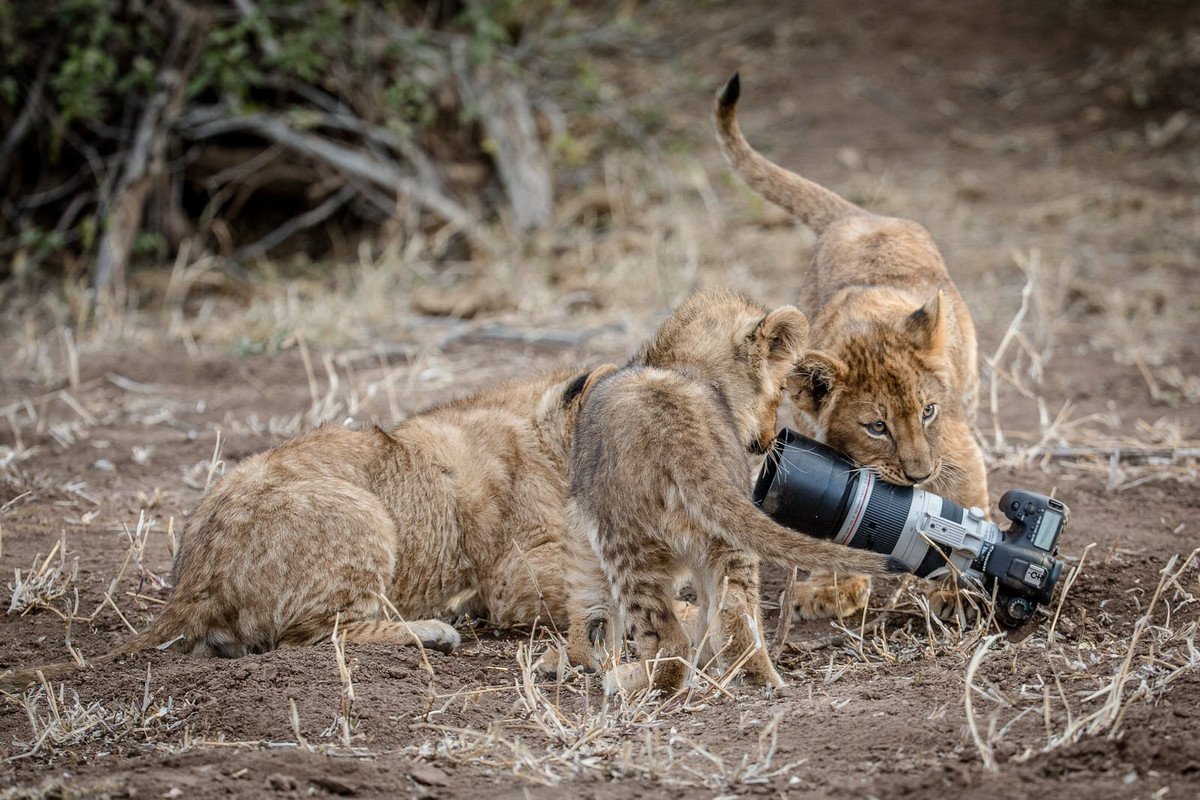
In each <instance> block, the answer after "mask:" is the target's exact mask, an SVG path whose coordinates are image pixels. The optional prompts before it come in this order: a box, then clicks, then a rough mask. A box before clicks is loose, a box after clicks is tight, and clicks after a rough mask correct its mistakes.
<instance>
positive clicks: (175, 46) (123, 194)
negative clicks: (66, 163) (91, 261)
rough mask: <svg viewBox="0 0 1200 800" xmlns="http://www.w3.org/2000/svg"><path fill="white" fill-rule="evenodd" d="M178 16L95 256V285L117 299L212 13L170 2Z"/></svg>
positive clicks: (103, 292)
mask: <svg viewBox="0 0 1200 800" xmlns="http://www.w3.org/2000/svg"><path fill="white" fill-rule="evenodd" d="M170 5H171V8H172V10H174V11H175V13H176V15H177V17H178V19H177V22H176V28H175V35H174V36H173V37H172V38H171V43H170V44H169V45H168V47H167V52H166V55H165V56H164V58H163V64H162V67H161V68H160V70H159V73H158V78H157V89H156V91H155V93H154V94H153V95H152V96H151V98H150V100H149V101H148V102H147V103H146V105H145V107H144V108H143V109H142V115H141V119H140V121H139V122H138V126H137V130H136V132H135V134H134V139H133V144H132V146H131V147H130V148H129V151H128V154H127V155H126V158H125V164H124V167H123V169H122V172H121V178H120V180H119V181H118V183H117V186H116V190H115V192H114V199H113V202H112V211H111V212H110V214H109V215H108V219H107V221H106V225H105V231H104V234H103V236H102V237H101V239H100V246H99V249H98V253H97V257H96V267H95V273H94V285H95V288H96V291H97V293H98V294H99V295H102V296H104V295H107V296H109V298H110V299H116V300H117V301H118V303H119V302H120V301H121V300H122V299H123V296H124V291H125V286H124V284H125V267H126V264H127V262H128V261H129V251H130V249H131V248H132V246H133V240H134V237H136V236H137V233H138V231H139V230H140V229H141V227H142V215H143V213H144V211H145V206H146V198H147V197H148V195H149V193H150V189H151V188H152V187H153V186H154V184H155V182H156V181H157V180H158V179H159V178H160V177H161V176H162V173H163V170H164V164H165V160H166V149H167V140H168V135H169V132H170V129H171V126H172V125H173V124H174V121H175V119H176V118H177V117H178V116H179V113H180V111H181V110H182V108H183V101H184V89H185V88H186V86H187V81H188V77H189V76H190V75H191V73H192V71H193V70H194V69H195V67H196V64H197V62H198V60H199V57H200V53H201V50H202V45H203V43H204V41H205V36H204V32H205V31H206V30H207V28H208V26H209V24H210V22H211V17H210V15H209V14H207V13H205V12H202V11H199V10H197V9H193V8H192V7H190V6H188V5H186V4H184V3H172V4H170Z"/></svg>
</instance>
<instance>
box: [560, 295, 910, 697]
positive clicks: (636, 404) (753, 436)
mask: <svg viewBox="0 0 1200 800" xmlns="http://www.w3.org/2000/svg"><path fill="white" fill-rule="evenodd" d="M807 335H808V323H807V321H806V320H805V318H804V316H803V315H802V314H801V313H800V312H799V311H797V310H796V309H795V308H792V307H791V306H786V307H784V308H780V309H777V310H775V311H772V312H770V313H767V311H766V309H764V308H763V307H762V306H761V305H759V304H757V303H755V302H753V301H751V300H749V299H747V298H745V297H743V296H741V295H738V294H735V293H733V292H730V291H727V290H722V289H710V290H703V291H699V292H696V293H695V294H693V295H691V296H690V297H688V298H687V299H686V300H684V301H683V303H681V304H680V305H679V307H678V308H676V309H675V311H674V313H672V314H671V315H670V317H668V318H667V320H666V321H665V322H664V323H663V325H662V327H661V328H659V330H658V332H657V334H656V335H655V336H654V337H653V339H651V341H650V342H649V343H648V344H647V345H646V346H645V347H643V348H642V350H641V351H640V353H639V354H638V355H637V356H635V357H634V359H633V360H632V361H631V362H630V363H629V364H628V365H627V366H625V367H624V368H623V369H621V370H618V371H617V372H615V373H613V374H611V375H609V376H608V377H605V378H602V379H601V380H599V381H598V382H597V383H596V384H595V386H594V388H593V389H592V392H591V394H590V395H589V397H588V398H587V399H586V400H585V401H584V404H583V407H582V409H581V410H580V414H579V420H578V423H577V426H576V432H575V442H574V449H573V451H572V454H571V503H570V505H569V507H568V523H569V524H570V525H571V529H572V533H574V534H577V535H579V536H581V537H585V538H586V540H587V541H588V542H589V543H590V544H591V548H592V550H593V551H594V553H595V555H596V556H597V557H598V559H599V564H600V567H601V569H602V571H603V575H602V580H606V581H607V587H604V586H603V585H601V586H596V585H595V584H594V583H593V584H592V585H591V586H587V585H573V586H572V588H571V593H572V598H571V599H572V602H577V603H582V604H583V606H582V607H581V608H579V609H577V610H576V613H575V614H573V615H572V618H571V636H572V637H573V638H574V639H575V643H577V642H579V640H580V638H581V637H584V636H586V635H588V634H591V633H592V632H593V631H594V626H593V625H590V624H589V616H590V617H591V621H594V620H595V619H596V618H597V617H600V618H603V612H602V609H603V607H604V605H605V603H604V598H605V595H606V594H608V593H609V592H610V593H611V597H612V598H615V600H616V605H617V610H618V612H619V621H620V624H621V625H622V626H623V628H624V631H625V632H626V633H627V634H628V635H629V636H630V637H631V638H633V640H634V642H635V643H636V645H637V650H638V654H639V656H640V657H641V659H642V663H641V664H637V663H634V664H627V665H624V667H622V668H619V669H618V670H614V671H612V672H610V673H609V674H608V675H607V676H606V680H605V686H606V689H607V691H609V692H610V693H611V692H613V691H616V690H617V689H618V687H621V688H625V689H638V688H642V687H644V686H646V685H647V683H648V682H651V681H648V679H649V676H650V675H651V673H652V674H653V678H652V682H651V685H652V686H653V687H654V688H657V689H661V690H664V691H668V692H670V691H674V690H676V689H678V688H679V687H680V686H682V685H683V683H684V681H685V679H686V677H687V675H688V668H689V664H690V663H692V661H691V658H690V657H689V654H690V647H689V637H688V636H687V635H686V634H685V632H684V628H683V625H682V624H681V621H680V619H679V618H678V616H677V612H676V604H675V594H676V580H677V579H678V578H680V577H681V575H684V574H686V573H688V572H690V573H691V575H692V577H693V585H694V588H695V589H696V592H697V594H698V596H699V603H698V606H699V615H698V617H699V619H698V621H697V623H696V624H697V627H698V629H699V631H700V632H702V633H703V632H705V631H707V634H706V638H707V640H711V641H713V642H715V643H716V646H717V647H718V648H719V649H720V652H719V653H718V659H719V661H720V662H721V663H723V664H724V665H726V666H728V665H730V664H733V663H735V662H737V663H742V664H743V666H742V669H743V675H744V678H745V679H746V680H748V681H749V682H751V683H754V684H759V685H763V684H769V685H772V686H780V685H782V680H781V679H780V677H779V675H778V673H777V672H776V671H775V668H774V667H773V666H772V665H771V661H770V658H769V657H768V655H767V651H766V649H765V647H764V646H763V641H762V636H761V627H762V626H761V618H760V615H759V608H758V558H759V556H762V557H764V558H768V559H771V560H774V561H777V562H780V563H783V564H788V565H795V566H798V567H800V568H802V569H824V570H832V569H839V570H853V571H857V572H870V573H874V574H884V573H889V572H900V571H904V570H905V567H904V564H903V563H901V562H899V561H898V560H895V559H891V558H887V557H884V556H881V555H877V554H875V553H869V552H865V551H859V550H851V549H850V548H847V547H844V546H841V545H836V544H832V543H830V542H826V541H820V540H817V539H813V538H810V537H808V536H805V535H803V534H800V533H796V532H795V531H792V530H789V529H787V528H784V527H781V526H780V525H777V524H776V523H774V522H773V521H771V519H770V518H768V517H767V516H766V515H765V514H763V513H762V512H761V511H760V510H758V509H757V508H756V507H755V506H754V505H753V504H752V503H751V501H750V497H749V479H750V476H751V474H752V467H753V459H754V457H755V456H761V455H762V454H763V453H766V452H767V451H768V449H769V448H770V446H771V443H772V441H773V439H774V436H775V413H776V410H777V408H778V406H779V403H780V401H781V399H782V387H783V384H784V382H785V381H786V380H787V377H788V375H789V374H790V373H791V371H792V364H793V362H794V360H795V359H796V357H797V356H798V355H799V354H800V352H801V350H802V348H803V346H804V343H805V339H806V338H807ZM576 563H578V560H577V561H576ZM596 577H597V576H595V575H593V576H592V579H593V580H595V578H596ZM576 579H577V580H579V581H582V582H583V583H584V584H586V581H587V576H576ZM605 589H607V590H608V592H605ZM589 604H590V605H589ZM597 612H599V613H597ZM722 643H723V644H724V647H721V645H722ZM572 652H578V650H573V651H572Z"/></svg>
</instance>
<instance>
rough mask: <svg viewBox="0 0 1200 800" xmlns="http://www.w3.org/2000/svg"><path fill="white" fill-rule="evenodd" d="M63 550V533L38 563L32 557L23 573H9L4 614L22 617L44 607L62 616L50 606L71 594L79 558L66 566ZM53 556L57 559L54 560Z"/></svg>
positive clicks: (36, 558) (64, 549)
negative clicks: (9, 598) (9, 594)
mask: <svg viewBox="0 0 1200 800" xmlns="http://www.w3.org/2000/svg"><path fill="white" fill-rule="evenodd" d="M66 551H67V534H66V531H63V532H62V535H61V537H60V538H59V540H58V541H57V542H55V544H54V547H53V548H51V550H50V552H49V554H47V555H46V557H45V558H44V559H42V560H41V562H40V563H39V561H38V558H39V557H40V556H34V559H33V563H32V564H31V565H30V567H29V569H28V570H27V571H25V572H22V571H21V570H20V569H15V570H13V583H12V584H10V585H9V587H8V588H9V589H10V590H11V591H12V600H11V601H10V602H9V604H8V612H7V613H8V614H10V615H11V614H19V615H21V616H24V615H26V614H28V613H30V612H32V611H36V610H38V609H43V608H44V609H47V610H49V611H52V612H54V613H55V614H58V615H59V616H60V617H62V616H63V614H62V613H61V612H60V611H59V610H58V609H57V608H55V607H54V603H55V601H57V600H59V599H60V598H62V597H64V596H65V595H66V594H67V593H68V592H69V591H71V589H72V588H73V587H74V585H75V581H76V580H77V579H78V577H79V558H78V557H76V558H73V559H71V561H70V563H69V564H68V562H67V553H66ZM55 556H57V557H58V559H57V560H55ZM64 619H65V617H64Z"/></svg>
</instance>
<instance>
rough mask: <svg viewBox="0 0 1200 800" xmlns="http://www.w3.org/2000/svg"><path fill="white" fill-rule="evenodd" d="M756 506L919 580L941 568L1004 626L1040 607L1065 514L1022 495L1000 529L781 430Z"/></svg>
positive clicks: (1010, 502)
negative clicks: (976, 592)
mask: <svg viewBox="0 0 1200 800" xmlns="http://www.w3.org/2000/svg"><path fill="white" fill-rule="evenodd" d="M754 502H755V504H756V505H757V506H758V507H759V508H761V509H762V510H763V511H764V512H765V513H766V514H767V515H768V516H770V517H771V518H772V519H774V520H775V521H776V522H778V523H779V524H781V525H784V526H786V527H788V528H791V529H793V530H796V531H799V532H801V533H805V534H808V535H810V536H815V537H817V538H821V539H832V540H833V541H835V542H838V543H839V544H845V545H849V546H850V547H857V548H860V549H863V550H873V551H875V552H877V553H883V554H886V555H891V556H895V557H896V558H899V559H901V560H902V561H904V562H905V563H906V564H908V566H909V568H910V569H911V570H912V571H913V572H914V573H915V574H917V575H919V576H921V577H928V576H929V575H931V574H932V573H934V572H936V571H938V570H941V569H946V568H951V569H952V570H953V571H955V572H957V573H960V574H962V575H965V576H967V577H969V578H973V579H975V580H977V581H979V583H981V584H982V585H983V586H984V587H985V588H986V589H987V590H988V591H989V592H990V591H994V592H995V597H996V616H997V618H998V619H999V620H1000V621H1001V622H1002V623H1004V624H1005V625H1007V626H1009V627H1016V626H1019V625H1021V624H1022V623H1024V622H1025V621H1026V620H1028V619H1029V618H1030V617H1031V616H1032V615H1033V612H1034V610H1035V609H1036V608H1037V606H1038V604H1039V603H1048V602H1049V601H1050V599H1051V597H1052V596H1053V594H1054V587H1055V586H1056V585H1057V584H1058V579H1059V577H1060V576H1061V575H1062V568H1063V563H1062V561H1060V560H1059V559H1058V558H1057V556H1058V537H1059V535H1060V534H1061V533H1062V531H1063V528H1065V527H1066V524H1067V520H1068V519H1069V517H1070V510H1069V509H1068V508H1067V506H1066V505H1065V504H1064V503H1062V502H1061V501H1059V500H1055V499H1054V498H1051V497H1046V496H1045V495H1042V494H1038V493H1036V492H1031V491H1026V490H1023V489H1011V490H1009V491H1007V492H1005V493H1004V496H1003V497H1001V498H1000V511H1001V512H1002V513H1003V514H1004V516H1005V517H1007V518H1008V519H1009V521H1010V522H1011V524H1010V525H1009V527H1008V528H1007V529H1006V530H1001V529H1000V528H999V527H997V526H996V525H995V524H993V523H992V522H990V521H989V520H988V519H987V518H986V516H985V514H984V512H983V509H980V508H966V509H964V508H962V507H961V506H959V505H958V504H957V503H954V502H953V501H951V500H948V499H946V498H944V497H939V496H938V495H935V494H933V493H932V492H927V491H925V490H924V489H918V488H916V487H914V486H896V485H893V484H890V483H885V482H884V481H882V480H880V479H879V478H878V477H877V476H876V475H875V473H874V471H873V470H870V469H862V468H860V467H858V466H857V465H856V464H854V462H852V461H851V460H850V459H849V458H847V457H846V456H845V455H844V454H842V453H840V452H838V451H837V450H835V449H833V448H832V447H829V446H828V445H825V444H822V443H820V442H818V441H816V440H814V439H810V438H808V437H807V436H802V435H800V434H798V433H796V432H795V431H792V430H788V429H787V428H784V429H783V430H781V431H780V432H779V434H778V435H777V436H776V437H775V443H774V445H773V447H772V448H771V451H770V453H768V455H767V459H766V461H765V463H764V464H763V466H762V469H761V471H760V472H759V474H758V478H757V480H756V481H755V485H754Z"/></svg>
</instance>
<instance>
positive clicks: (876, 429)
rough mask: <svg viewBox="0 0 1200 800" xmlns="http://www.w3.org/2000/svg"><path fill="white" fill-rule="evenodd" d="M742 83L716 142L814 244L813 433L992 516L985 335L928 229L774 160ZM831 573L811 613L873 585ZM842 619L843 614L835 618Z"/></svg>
mask: <svg viewBox="0 0 1200 800" xmlns="http://www.w3.org/2000/svg"><path fill="white" fill-rule="evenodd" d="M739 94H740V83H739V80H738V76H737V75H734V76H733V77H732V78H730V80H729V82H728V83H727V84H726V85H725V88H724V89H722V90H721V92H720V93H719V94H718V96H717V101H716V109H715V113H716V124H717V133H718V138H719V140H720V142H721V146H722V149H723V150H724V152H725V155H726V157H727V158H728V159H729V161H730V163H731V164H732V165H733V167H734V169H735V170H736V171H737V173H738V174H739V175H741V176H742V177H743V178H744V179H745V180H746V182H747V183H749V184H750V186H751V187H752V188H753V189H754V190H756V191H757V192H759V193H760V194H761V195H763V197H765V198H767V199H768V200H770V201H772V202H774V203H776V204H777V205H779V206H781V207H783V208H784V209H786V210H788V211H790V212H792V213H793V214H795V215H796V217H798V218H799V219H800V220H801V221H802V222H804V224H806V225H807V226H808V227H809V228H811V229H812V230H813V232H814V233H816V234H817V237H818V238H817V245H816V251H815V253H814V255H813V262H812V267H811V269H810V270H809V272H808V273H807V275H806V277H805V280H804V281H803V283H804V286H805V293H804V299H803V303H802V306H803V308H804V311H805V313H807V314H808V315H809V317H810V319H811V320H812V340H811V342H810V344H811V346H812V347H813V348H814V349H813V351H812V352H809V353H807V354H806V355H804V356H803V357H802V358H800V359H799V360H798V361H797V365H796V370H795V372H794V373H793V375H792V376H791V377H790V378H789V380H788V389H789V394H790V397H791V399H792V401H793V403H794V405H795V407H796V409H797V410H798V412H799V417H800V418H799V420H798V422H799V423H800V424H801V427H802V428H804V429H806V431H805V432H806V433H808V434H809V435H810V436H813V437H815V438H817V439H820V440H821V441H823V442H826V443H827V444H829V445H832V446H833V447H836V448H838V449H839V450H842V451H843V452H845V453H846V454H847V455H849V456H850V457H851V458H852V459H854V461H856V462H857V463H859V464H863V465H866V466H870V467H872V468H873V469H874V470H875V471H876V472H877V473H878V474H879V476H880V477H881V478H883V479H884V480H886V481H888V482H889V483H894V484H898V485H901V486H920V487H921V488H924V489H928V490H929V491H932V492H935V493H937V494H940V495H942V496H943V497H946V498H949V499H950V500H953V501H954V502H956V503H958V504H959V505H961V506H964V507H969V506H977V507H979V508H982V509H984V510H985V511H986V510H987V509H988V493H987V473H986V471H985V469H984V463H983V454H982V452H981V451H980V449H979V446H978V445H977V444H976V442H975V439H974V437H973V436H972V435H971V422H972V421H973V419H974V416H975V409H976V405H977V403H978V394H979V374H978V370H977V367H976V343H975V327H974V325H973V324H972V322H971V315H970V313H969V312H968V310H967V306H966V304H965V303H964V302H963V299H962V297H961V296H960V295H959V293H958V290H957V289H955V287H954V284H953V282H952V281H951V280H950V275H949V273H948V272H947V271H946V265H945V263H944V262H943V261H942V257H941V254H940V253H939V252H938V249H937V246H936V245H935V244H934V242H933V239H932V238H931V237H930V235H929V233H928V232H927V231H926V230H925V229H924V228H923V227H921V226H920V225H918V224H917V223H915V222H911V221H909V220H905V219H896V218H893V217H880V216H876V215H874V214H871V213H869V212H867V211H864V210H863V209H861V208H859V207H858V206H856V205H854V204H853V203H851V202H849V201H847V200H845V199H843V198H842V197H840V196H838V195H837V194H834V193H833V192H831V191H829V190H828V189H825V188H823V187H821V186H818V185H817V184H815V183H813V182H811V181H808V180H806V179H804V178H802V177H800V176H799V175H796V174H795V173H792V172H789V171H787V170H784V169H782V168H780V167H778V166H776V165H775V164H772V163H771V162H769V161H767V160H766V159H765V158H764V157H763V156H762V155H760V154H759V153H758V152H757V151H755V150H754V149H753V148H752V147H751V146H750V145H749V143H747V141H746V139H745V137H744V136H743V135H742V132H741V129H740V128H739V126H738V123H737V115H736V106H737V101H738V95H739ZM833 588H834V587H833V584H832V582H831V581H830V580H829V579H828V578H827V577H821V578H820V579H818V580H815V581H813V582H811V583H809V584H808V585H807V586H801V587H800V590H799V594H798V595H797V601H798V602H797V611H798V612H799V614H800V616H804V617H814V616H818V615H821V614H826V613H830V612H834V613H839V615H843V616H844V615H845V614H848V613H853V612H855V611H858V610H860V609H861V608H862V607H863V606H864V605H865V603H866V596H867V594H868V592H869V584H868V583H867V581H866V580H865V579H862V578H857V579H856V578H853V577H851V578H846V577H842V578H841V579H840V581H839V587H838V591H833ZM835 610H836V611H835Z"/></svg>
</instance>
